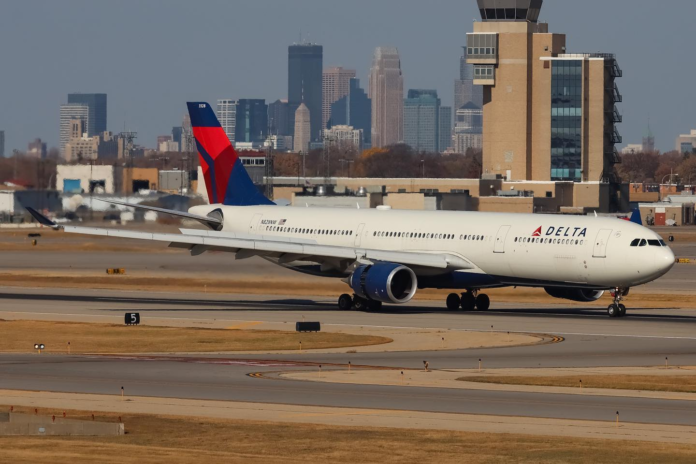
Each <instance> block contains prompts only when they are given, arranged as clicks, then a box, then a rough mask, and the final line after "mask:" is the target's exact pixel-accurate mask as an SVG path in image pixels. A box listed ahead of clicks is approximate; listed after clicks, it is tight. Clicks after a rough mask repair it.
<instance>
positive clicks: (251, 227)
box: [249, 214, 263, 234]
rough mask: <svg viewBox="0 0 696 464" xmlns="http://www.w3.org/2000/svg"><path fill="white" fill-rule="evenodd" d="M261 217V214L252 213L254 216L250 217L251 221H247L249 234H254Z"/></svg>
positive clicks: (257, 229)
mask: <svg viewBox="0 0 696 464" xmlns="http://www.w3.org/2000/svg"><path fill="white" fill-rule="evenodd" d="M262 217H263V214H254V217H253V218H251V222H250V223H249V233H250V234H255V233H257V232H258V231H259V222H261V218H262Z"/></svg>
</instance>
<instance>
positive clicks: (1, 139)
mask: <svg viewBox="0 0 696 464" xmlns="http://www.w3.org/2000/svg"><path fill="white" fill-rule="evenodd" d="M4 157H5V131H0V158H4Z"/></svg>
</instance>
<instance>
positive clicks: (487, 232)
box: [190, 205, 674, 289]
mask: <svg viewBox="0 0 696 464" xmlns="http://www.w3.org/2000/svg"><path fill="white" fill-rule="evenodd" d="M214 210H220V211H221V213H222V215H223V217H224V226H223V229H222V231H223V232H227V233H233V234H239V235H240V236H242V235H243V236H247V235H254V236H263V237H265V238H268V239H273V238H275V239H282V240H290V241H300V242H306V243H316V244H318V245H329V246H342V247H355V248H364V249H371V250H383V251H411V252H425V253H448V254H450V255H454V256H457V257H460V258H461V259H463V260H465V261H467V262H469V263H471V264H472V265H473V269H467V270H461V271H455V272H453V273H452V272H448V273H442V272H439V271H438V270H433V269H418V268H417V267H415V268H414V272H415V273H416V275H418V277H419V287H421V288H423V287H435V288H486V287H496V286H505V285H519V286H539V287H543V286H563V287H568V288H591V289H612V288H629V287H634V286H636V285H641V284H645V283H647V282H650V281H652V280H655V279H657V278H659V277H661V276H662V275H664V274H665V273H667V272H668V271H669V270H670V269H671V267H672V266H673V264H674V254H673V253H672V251H671V250H670V248H669V247H668V246H667V245H666V244H665V243H664V241H662V240H661V238H660V237H659V236H658V235H657V234H656V233H655V232H653V231H651V230H649V229H647V228H645V227H643V226H640V225H638V224H634V223H632V222H629V221H624V220H620V219H616V218H604V217H586V216H560V215H542V214H508V213H481V212H454V211H408V210H383V209H343V208H301V207H278V206H244V207H234V206H223V205H205V206H197V207H194V208H192V209H191V210H190V212H191V213H194V214H199V215H207V214H208V213H210V212H211V211H214ZM636 240H639V242H638V243H637V244H636V242H635V241H636ZM643 240H644V243H643V242H642V241H643ZM632 243H633V244H634V245H635V246H631V245H632ZM334 271H342V272H346V273H347V272H349V270H347V269H335V270H334Z"/></svg>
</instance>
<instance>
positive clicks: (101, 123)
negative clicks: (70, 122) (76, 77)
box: [68, 93, 106, 137]
mask: <svg viewBox="0 0 696 464" xmlns="http://www.w3.org/2000/svg"><path fill="white" fill-rule="evenodd" d="M70 103H79V104H82V105H87V106H88V107H89V119H88V121H87V135H88V136H89V137H94V136H95V135H99V134H101V133H102V132H106V94H105V93H69V94H68V104H70Z"/></svg>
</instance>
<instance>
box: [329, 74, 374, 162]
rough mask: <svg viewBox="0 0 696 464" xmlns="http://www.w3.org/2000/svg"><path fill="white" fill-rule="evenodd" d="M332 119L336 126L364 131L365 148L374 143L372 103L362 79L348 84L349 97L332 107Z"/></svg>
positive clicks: (341, 99) (354, 79) (338, 101)
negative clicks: (362, 85) (363, 86)
mask: <svg viewBox="0 0 696 464" xmlns="http://www.w3.org/2000/svg"><path fill="white" fill-rule="evenodd" d="M331 119H332V121H333V124H334V125H336V126H353V128H355V129H356V130H362V131H363V147H365V148H369V147H370V146H371V143H372V134H371V131H372V102H371V101H370V99H369V98H368V96H367V94H366V93H365V91H364V90H363V89H361V88H360V79H356V78H352V79H351V80H350V82H349V84H348V95H346V96H345V97H342V98H339V99H338V100H337V101H336V102H334V104H333V105H331Z"/></svg>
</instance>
